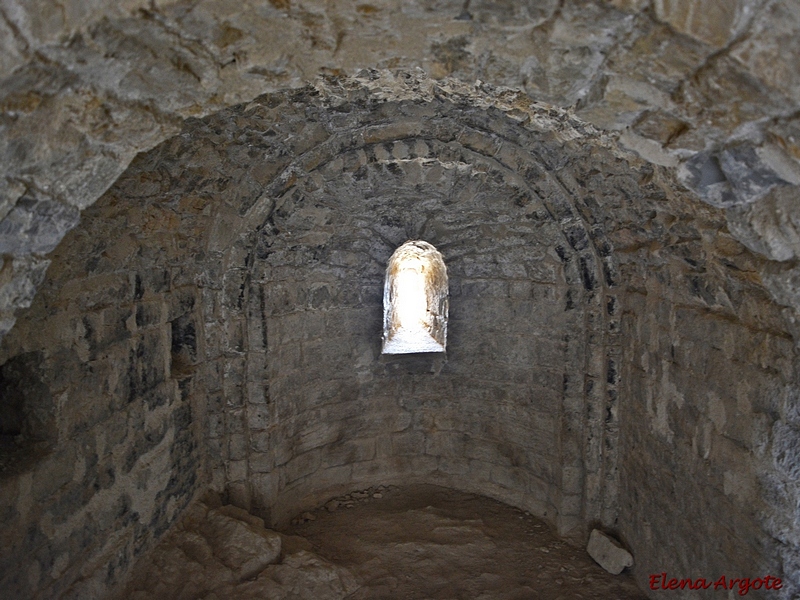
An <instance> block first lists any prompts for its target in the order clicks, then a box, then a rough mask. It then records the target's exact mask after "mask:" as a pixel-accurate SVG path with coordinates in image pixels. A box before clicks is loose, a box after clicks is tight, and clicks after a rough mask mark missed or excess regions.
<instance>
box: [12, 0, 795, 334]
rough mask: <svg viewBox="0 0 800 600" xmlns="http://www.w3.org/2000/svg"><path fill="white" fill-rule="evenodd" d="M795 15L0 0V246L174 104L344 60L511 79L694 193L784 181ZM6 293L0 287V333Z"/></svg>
mask: <svg viewBox="0 0 800 600" xmlns="http://www.w3.org/2000/svg"><path fill="white" fill-rule="evenodd" d="M799 32H800V9H798V5H797V2H796V0H735V1H734V0H730V1H729V0H713V1H712V0H596V1H589V0H537V1H533V0H526V1H524V2H511V1H507V0H505V1H502V2H485V1H473V2H468V3H467V4H465V3H464V2H463V0H414V1H411V2H409V1H405V0H403V1H400V0H375V1H374V2H369V3H352V2H342V1H336V2H329V1H326V2H323V1H322V0H302V1H300V0H270V1H269V2H253V3H250V2H228V1H224V0H201V1H192V2H189V1H182V2H154V1H145V0H116V1H112V2H99V1H96V0H92V1H91V2H85V1H83V0H69V1H65V2H58V3H57V2H52V1H49V0H36V1H35V2H22V1H20V0H3V2H2V4H0V38H1V39H2V41H1V42H0V43H1V44H2V47H0V50H2V51H0V55H2V56H0V115H2V119H0V253H3V254H8V255H13V256H22V255H26V256H27V255H31V254H32V255H35V256H39V257H41V256H42V255H44V254H47V253H48V252H49V251H51V250H52V248H53V247H54V246H55V244H57V243H58V241H59V240H60V239H61V238H63V236H64V234H65V233H66V231H68V230H69V229H70V228H72V227H73V226H74V225H75V223H76V222H77V215H78V213H79V211H81V210H83V209H84V208H86V207H87V206H90V205H91V204H92V203H93V202H95V201H96V200H97V198H98V197H99V196H100V195H101V194H102V193H103V192H104V191H105V190H106V189H107V188H108V187H109V186H110V185H111V184H112V183H113V182H114V181H115V180H116V179H117V178H118V177H119V175H120V174H121V173H122V172H123V171H124V170H125V168H126V166H127V165H128V164H129V163H130V161H131V160H132V159H133V157H134V156H135V155H136V154H137V153H138V152H140V151H146V150H148V149H150V148H152V147H154V146H155V145H156V144H158V143H159V142H161V141H163V140H165V139H167V138H168V137H170V136H172V135H174V134H176V133H177V132H178V131H179V130H180V127H181V123H182V122H183V120H184V119H186V118H192V117H201V116H203V115H207V114H211V113H213V112H215V111H217V110H220V109H222V108H224V107H226V106H230V105H232V104H234V103H237V102H243V101H249V100H251V99H252V98H254V97H255V96H257V95H258V94H261V93H265V92H270V91H276V90H280V89H287V88H298V87H300V86H302V85H304V84H305V83H307V82H309V81H312V80H314V79H315V78H317V77H318V76H320V75H341V74H348V75H353V74H355V73H356V72H357V71H358V70H360V69H363V68H403V69H406V70H410V71H413V70H414V69H416V68H420V69H422V70H424V71H425V72H426V73H428V74H429V75H430V76H431V77H433V78H436V79H441V78H443V77H446V76H451V77H455V78H458V79H460V80H464V81H467V82H470V83H471V82H474V81H476V80H479V81H483V82H488V83H491V84H493V85H504V86H511V87H514V88H518V89H522V90H524V91H525V92H526V93H528V94H529V95H530V96H531V97H532V98H534V99H536V100H540V101H546V102H550V103H552V104H554V105H557V106H560V107H563V108H566V107H570V108H572V109H574V110H575V111H577V114H578V115H579V116H580V117H581V118H582V119H584V120H586V121H587V122H590V123H592V124H594V125H596V126H598V127H600V128H603V129H606V130H611V131H618V132H620V140H621V141H622V143H623V144H624V145H625V146H626V147H628V148H629V149H631V150H634V151H635V152H637V153H638V154H640V155H641V156H642V157H643V158H645V159H646V160H648V161H650V162H652V163H654V164H657V165H663V166H670V167H673V168H679V170H680V173H681V174H682V181H683V182H684V184H685V185H687V186H688V187H690V188H692V189H693V190H694V191H695V192H696V194H697V196H698V197H699V198H700V199H701V200H703V201H705V202H709V203H711V204H713V205H716V206H734V205H738V204H742V203H745V204H747V203H760V202H761V201H762V198H763V197H764V195H765V194H767V193H768V192H769V190H770V189H771V188H772V187H774V186H779V187H780V186H785V185H787V182H789V184H791V185H792V190H793V191H794V192H796V186H797V184H798V183H800V175H798V171H799V170H800V137H798V135H797V114H798V110H800V69H798V67H797V65H798V55H799V54H800V47H798V44H800V42H798V40H800V35H798V33H799ZM787 173H794V175H793V176H789V175H787ZM32 198H33V200H32ZM765 210H770V208H769V205H766V208H765ZM76 211H77V212H76ZM796 212H797V211H796V209H795V208H792V209H791V211H790V212H789V213H783V212H780V211H779V212H770V214H771V215H772V216H773V217H774V218H775V219H776V220H777V221H778V222H780V223H783V222H785V221H788V222H792V220H796V219H797V217H796ZM734 229H735V230H736V231H737V232H738V231H742V229H741V227H734ZM736 235H737V236H738V235H739V234H738V233H737V234H736ZM751 238H758V239H760V233H759V229H758V227H757V226H752V227H748V228H747V231H746V232H744V238H743V241H744V239H751ZM756 245H758V244H754V246H756ZM17 268H18V269H20V270H21V271H23V272H21V273H20V274H19V275H18V277H19V278H26V277H27V278H28V279H30V277H29V276H28V275H26V273H25V272H24V271H26V267H25V266H18V267H17ZM766 280H767V282H768V284H769V285H770V286H773V284H774V297H775V298H776V299H778V300H779V301H784V300H783V299H785V298H787V296H788V297H793V296H795V295H796V293H797V292H796V288H794V287H792V286H793V283H789V282H794V278H793V277H791V276H790V275H787V276H786V277H782V278H777V279H775V278H767V279H766ZM3 298H4V299H9V298H11V299H12V300H13V296H12V295H8V294H6V295H4V296H3ZM792 306H796V304H792ZM20 308H23V305H22V304H15V303H14V302H13V301H9V303H3V304H0V335H2V334H3V333H4V332H5V331H6V330H8V329H9V328H10V327H11V326H12V325H13V319H14V313H15V311H16V310H17V309H20Z"/></svg>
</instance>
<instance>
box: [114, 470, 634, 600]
mask: <svg viewBox="0 0 800 600" xmlns="http://www.w3.org/2000/svg"><path fill="white" fill-rule="evenodd" d="M123 597H125V598H131V599H133V600H146V599H155V598H174V599H182V600H184V599H185V600H189V599H202V600H228V599H230V600H233V599H237V600H238V599H242V600H247V599H250V598H253V599H255V598H259V599H263V598H269V599H287V600H288V599H290V598H291V599H293V600H294V599H297V600H300V599H309V600H311V599H312V598H313V599H314V600H328V599H345V598H346V599H348V600H366V599H376V600H377V599H387V600H388V599H402V600H412V599H419V600H423V599H430V600H451V599H452V600H455V599H458V600H512V599H513V600H523V599H526V600H528V599H530V600H533V599H536V600H559V599H563V600H567V599H569V600H580V599H585V600H588V599H601V598H602V599H608V598H615V599H618V600H634V599H635V600H642V599H644V598H645V596H644V594H643V593H642V592H641V591H640V590H639V589H638V588H637V586H636V584H635V582H634V581H633V578H632V577H631V576H630V575H627V574H623V575H617V576H614V575H609V574H608V573H606V572H605V571H603V570H602V569H601V568H600V567H599V566H597V565H596V564H595V563H594V562H593V561H592V559H591V558H590V557H589V556H588V555H587V554H586V552H585V551H584V550H583V549H582V548H576V547H573V546H570V545H569V544H567V543H566V542H564V541H562V540H560V539H559V538H558V537H556V536H555V535H554V534H553V533H552V532H551V530H550V529H549V527H548V526H547V525H546V524H545V523H543V522H542V521H540V520H538V519H536V518H535V517H532V516H529V515H526V514H524V513H522V512H521V511H519V510H517V509H514V508H511V507H509V506H506V505H504V504H501V503H499V502H496V501H493V500H490V499H488V498H484V497H482V496H476V495H472V494H464V493H461V492H456V491H453V490H448V489H444V488H440V487H436V486H424V485H415V486H405V487H403V488H396V487H388V488H384V487H380V488H371V489H369V490H364V491H358V492H353V493H351V494H348V495H347V496H344V497H340V498H337V499H335V500H332V501H330V502H328V503H327V504H326V505H325V507H322V508H320V509H318V510H316V511H312V512H307V513H303V514H302V515H299V516H298V517H297V518H296V519H294V520H293V522H292V526H291V528H290V530H288V531H285V532H282V533H275V532H272V531H269V530H266V529H264V528H263V526H262V522H261V521H260V519H257V518H255V517H252V516H251V515H248V514H247V513H245V512H244V511H241V510H239V509H234V508H232V507H221V508H217V509H213V508H210V507H208V506H206V505H203V504H198V505H195V506H194V507H192V509H191V511H190V513H189V515H188V516H187V518H186V519H184V521H183V523H182V524H181V525H180V526H179V527H178V528H177V530H176V531H174V532H173V533H172V534H171V535H170V536H169V537H168V538H167V539H165V540H164V541H163V542H162V543H161V545H160V546H158V547H157V548H156V549H155V551H154V552H152V553H151V554H150V555H149V556H148V559H147V560H146V561H143V562H142V563H140V564H139V565H137V567H136V569H135V572H134V576H133V579H132V583H131V585H130V587H129V589H128V590H126V593H125V595H124V596H123Z"/></svg>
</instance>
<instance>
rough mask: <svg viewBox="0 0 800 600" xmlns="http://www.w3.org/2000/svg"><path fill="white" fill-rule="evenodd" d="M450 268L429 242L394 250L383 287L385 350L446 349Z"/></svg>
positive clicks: (427, 350)
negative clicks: (448, 268) (448, 273)
mask: <svg viewBox="0 0 800 600" xmlns="http://www.w3.org/2000/svg"><path fill="white" fill-rule="evenodd" d="M447 309H448V301H447V268H446V267H445V264H444V260H443V259H442V255H441V254H440V253H439V251H438V250H436V248H434V247H433V246H432V245H431V244H429V243H428V242H423V241H420V240H412V241H408V242H406V243H405V244H403V245H402V246H400V247H399V248H397V250H395V251H394V254H392V257H391V258H390V259H389V265H388V266H387V267H386V280H385V283H384V287H383V354H414V353H418V352H444V351H445V345H446V342H447Z"/></svg>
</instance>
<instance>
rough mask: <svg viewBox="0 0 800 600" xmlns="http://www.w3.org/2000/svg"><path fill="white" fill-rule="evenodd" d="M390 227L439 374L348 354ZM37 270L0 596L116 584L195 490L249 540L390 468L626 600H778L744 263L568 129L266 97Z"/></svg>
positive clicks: (369, 307)
mask: <svg viewBox="0 0 800 600" xmlns="http://www.w3.org/2000/svg"><path fill="white" fill-rule="evenodd" d="M591 6H595V5H591ZM270 10H272V9H270ZM476 10H477V9H476ZM593 10H599V9H593ZM604 10H606V9H604ZM608 10H610V9H608ZM476 14H479V13H476ZM513 14H514V13H513V11H511V12H510V13H509V17H508V18H509V19H511V18H512V17H513ZM615 14H616V13H615ZM498 18H499V17H498ZM475 20H477V19H476V17H475V16H474V15H473V21H475ZM454 26H455V25H454ZM458 26H460V25H458ZM342 43H344V42H342ZM454 60H455V59H454ZM176 93H177V92H176ZM775 189H782V188H779V187H776V188H775ZM770 193H773V192H770ZM729 210H733V209H729ZM408 239H423V240H426V241H428V242H430V243H432V244H433V245H434V246H436V248H437V249H438V250H439V251H440V252H441V253H442V255H443V257H444V260H445V264H446V265H447V269H448V278H449V286H450V310H449V313H450V320H449V324H448V347H447V354H446V356H433V357H431V356H427V355H416V356H415V355H408V356H399V357H388V356H386V357H381V354H380V347H381V340H380V336H381V330H382V293H383V284H384V279H383V278H384V272H385V268H386V263H387V261H388V259H389V257H390V256H391V254H392V252H393V251H394V250H395V248H396V247H397V246H399V245H400V244H402V243H403V242H405V241H406V240H408ZM48 259H49V260H51V261H52V263H51V265H50V267H49V269H48V271H47V277H46V279H45V281H44V283H42V285H41V290H40V292H39V294H37V295H36V297H35V298H34V299H33V303H32V304H31V306H30V308H29V309H27V310H26V312H25V313H24V318H20V320H19V323H18V324H17V325H16V326H15V327H14V328H13V329H12V330H11V331H10V333H8V334H7V335H6V337H5V339H4V340H3V343H2V346H0V365H2V364H9V361H14V360H15V359H16V357H26V356H28V357H37V360H38V361H39V362H38V363H36V364H37V365H38V366H37V367H36V370H37V372H40V373H42V374H43V375H42V377H43V380H42V382H41V384H40V387H39V388H37V389H40V390H41V389H42V388H41V386H46V388H47V390H48V391H49V392H48V393H49V394H50V396H51V397H52V403H53V406H52V408H51V413H52V414H53V415H54V427H53V433H52V435H51V437H50V438H49V442H50V443H51V444H53V445H56V447H57V451H54V452H50V453H49V454H48V453H45V454H44V456H43V457H41V458H39V459H37V460H35V461H32V463H31V464H28V465H18V466H17V468H16V470H14V469H12V470H11V471H12V472H9V473H7V474H6V475H4V478H3V480H2V485H1V486H0V493H2V495H3V501H2V503H0V510H3V511H4V525H5V527H4V528H3V532H2V535H3V548H4V550H3V552H2V555H0V560H2V565H0V573H2V574H3V575H4V577H3V579H2V581H0V587H2V589H4V590H6V593H7V594H8V595H9V596H10V597H12V598H16V597H19V598H27V597H36V595H37V594H38V595H39V597H43V598H44V597H65V598H86V597H98V598H100V597H104V596H105V595H108V594H110V593H112V592H113V591H114V590H119V589H120V586H121V585H124V583H125V578H126V577H127V576H128V574H129V572H130V565H131V562H132V561H133V560H135V559H136V558H138V557H139V556H142V555H143V554H144V553H145V552H146V551H147V550H148V549H149V548H151V547H153V545H154V543H155V542H156V541H157V540H158V539H159V538H160V537H161V536H162V535H163V534H164V532H166V531H167V530H168V528H169V527H170V525H172V524H173V523H175V522H176V520H177V519H178V517H179V516H180V515H181V512H182V510H183V508H184V507H185V506H187V504H188V503H189V502H190V501H191V500H192V498H194V497H196V496H197V495H198V494H199V493H201V492H202V491H204V490H206V489H208V488H210V489H211V490H213V491H215V492H217V493H219V494H221V495H222V496H223V498H224V499H225V501H227V502H230V503H232V504H234V505H236V506H239V507H241V508H243V509H246V510H249V511H251V512H253V513H254V514H257V515H258V516H259V517H261V518H263V519H264V520H265V521H266V522H267V523H268V524H270V525H273V524H281V523H285V522H286V521H288V519H289V518H290V517H291V516H292V515H295V514H297V513H298V512H301V511H303V510H305V509H307V508H311V507H314V506H319V505H321V504H323V503H324V502H326V501H327V500H329V499H330V498H331V497H334V496H339V495H341V494H343V493H346V492H348V491H352V490H353V489H364V488H366V487H369V486H377V485H379V484H387V485H388V484H399V483H404V482H427V483H435V484H438V485H447V486H450V487H453V488H457V489H461V490H465V491H471V492H477V493H481V494H484V495H487V496H490V497H493V498H496V499H499V500H502V501H504V502H507V503H509V504H512V505H514V506H517V507H520V508H522V509H524V510H528V511H530V512H531V513H533V514H535V515H537V516H540V517H543V518H545V519H546V520H548V521H549V522H551V523H552V524H553V526H554V527H555V528H556V529H557V530H558V531H559V533H561V534H562V535H565V536H569V537H571V538H573V539H575V540H576V541H578V542H579V543H581V544H583V543H585V541H586V539H587V538H588V534H589V531H590V530H591V529H592V528H594V527H596V526H599V527H602V528H603V529H604V530H606V531H609V532H613V533H614V534H615V535H616V536H617V537H618V538H619V539H621V540H623V541H624V543H625V545H626V547H628V548H630V549H631V551H632V553H633V554H634V555H635V556H636V561H637V565H636V567H634V569H633V573H634V575H635V576H636V577H637V580H638V581H639V582H640V584H641V585H642V587H643V588H646V586H647V576H648V573H653V572H661V571H665V570H666V571H674V572H676V573H681V574H685V576H686V577H689V576H696V574H698V573H699V574H708V573H712V574H713V573H736V574H737V576H738V575H739V574H741V575H742V576H753V577H756V576H761V575H764V574H771V575H773V576H780V577H783V578H784V581H785V587H784V590H783V593H784V594H785V597H786V598H790V597H792V594H796V593H797V591H798V586H800V575H799V574H798V573H800V571H798V570H797V564H800V563H799V562H798V556H800V551H799V550H798V549H799V548H800V526H798V522H797V520H796V519H795V517H794V514H795V513H794V511H795V508H794V507H796V505H797V501H798V498H800V484H798V481H797V478H796V470H797V469H796V466H797V464H798V463H799V462H800V460H799V459H798V453H800V446H798V445H797V444H795V443H794V441H795V438H796V437H797V431H799V430H800V429H798V428H800V411H798V408H797V406H798V398H800V391H798V385H797V382H798V370H797V366H798V365H797V358H796V342H795V340H796V336H797V333H798V329H797V326H796V322H795V321H796V317H795V313H794V311H792V310H787V309H784V308H782V307H781V306H780V305H778V304H777V303H776V302H775V301H774V300H773V299H772V298H771V296H770V292H769V291H768V290H767V288H766V287H765V285H764V282H763V281H762V278H761V276H760V273H768V272H771V271H770V270H771V269H773V270H774V269H775V266H774V264H775V263H774V261H773V262H770V261H769V260H768V259H767V258H765V257H763V256H761V255H760V254H757V253H754V252H752V251H751V250H749V249H748V248H747V247H745V246H744V245H742V244H741V243H739V242H738V241H737V240H736V239H735V238H734V237H733V236H732V235H731V234H730V233H729V232H728V230H727V229H726V212H725V211H724V210H723V209H721V208H718V207H714V206H711V205H708V204H702V203H698V202H697V201H696V198H695V197H694V196H693V194H692V193H691V192H690V191H688V190H686V189H684V188H683V187H682V186H681V185H680V184H679V183H678V181H677V179H676V175H675V173H674V170H673V169H671V168H669V167H661V166H654V165H652V164H650V163H649V162H648V161H646V160H644V159H642V158H640V157H637V156H636V155H634V154H632V153H630V152H627V151H625V150H624V149H622V148H620V146H619V145H618V144H617V143H616V141H615V137H614V136H612V135H608V134H604V133H600V132H598V130H596V129H595V128H594V127H592V126H591V125H588V124H586V123H585V122H584V121H582V120H581V119H579V118H576V117H575V116H574V114H573V113H571V112H569V111H564V110H561V109H558V108H555V107H553V106H552V105H549V104H544V103H537V102H534V101H532V100H531V99H530V97H529V96H528V95H526V94H525V93H522V92H515V91H511V90H508V89H497V88H495V87H494V86H491V85H489V84H476V85H466V84H463V83H460V82H459V81H458V80H457V79H447V80H443V81H437V80H435V79H433V78H430V77H427V76H426V75H425V74H424V73H423V72H416V73H414V74H411V73H404V72H400V73H397V74H392V73H390V72H387V71H371V70H366V71H363V72H362V73H361V74H360V75H359V76H358V77H357V78H338V77H330V78H327V79H325V80H321V81H319V82H318V83H316V84H315V85H313V86H306V87H303V88H300V89H297V90H290V91H283V92H279V93H272V94H266V95H263V96H260V97H258V98H256V99H255V100H253V101H251V102H247V103H243V104H239V105H236V106H233V107H230V108H227V109H225V110H222V111H219V112H218V113H216V114H214V115H211V116H209V117H205V118H202V119H194V118H192V119H187V120H186V122H185V123H184V125H183V128H182V130H181V132H180V134H179V135H176V136H174V137H171V138H170V139H168V140H166V141H165V142H163V143H161V144H160V145H159V146H157V147H156V148H154V149H153V150H151V151H150V152H147V153H142V154H140V155H139V156H137V157H136V159H135V160H134V161H133V162H132V163H131V165H130V166H129V167H128V169H127V170H126V172H125V173H124V174H123V175H122V176H121V177H120V178H119V179H118V180H117V181H116V182H115V183H114V185H113V186H111V188H110V189H109V190H108V191H107V192H106V193H105V194H104V195H103V197H102V199H101V200H100V201H98V202H97V203H95V204H94V205H92V206H91V207H88V208H86V209H85V210H84V211H83V213H82V215H81V222H80V224H79V225H78V226H77V227H75V228H74V229H72V230H71V231H70V232H68V233H67V235H66V237H65V239H64V241H63V242H62V243H61V244H59V245H58V246H57V247H56V249H55V250H54V251H53V252H52V253H51V254H50V255H49V257H48ZM15 260H18V259H15ZM776 272H778V273H783V271H776ZM18 360H23V359H18ZM24 360H30V359H24ZM25 364H28V363H25ZM12 371H13V370H12ZM12 371H9V372H10V373H11V374H10V375H8V378H13V372H12ZM18 371H19V370H18ZM14 372H16V371H14ZM20 372H21V371H20ZM37 385H38V384H37ZM18 387H19V386H18ZM22 387H23V388H24V386H22ZM14 389H16V388H14ZM37 397H39V398H45V399H46V398H47V394H42V393H40V394H39V395H38V396H37ZM23 400H24V398H23ZM23 441H24V440H23ZM23 467H24V468H23ZM697 576H699V575H697ZM708 597H712V596H710V595H709V596H708Z"/></svg>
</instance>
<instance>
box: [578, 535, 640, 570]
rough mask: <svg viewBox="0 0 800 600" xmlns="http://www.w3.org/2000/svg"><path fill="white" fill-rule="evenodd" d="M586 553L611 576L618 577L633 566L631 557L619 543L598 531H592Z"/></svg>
mask: <svg viewBox="0 0 800 600" xmlns="http://www.w3.org/2000/svg"><path fill="white" fill-rule="evenodd" d="M586 552H588V553H589V556H591V557H592V558H593V559H594V561H595V562H596V563H597V564H598V565H600V566H601V567H603V568H604V569H605V570H606V571H608V572H609V573H611V574H612V575H619V574H620V573H622V571H623V570H624V569H626V568H628V567H632V566H633V556H631V553H630V552H628V551H627V550H625V548H623V547H622V546H620V544H619V542H618V541H617V540H615V539H614V538H612V537H611V536H609V535H606V534H605V533H603V532H602V531H600V530H599V529H592V533H591V534H589V543H588V544H586Z"/></svg>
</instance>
